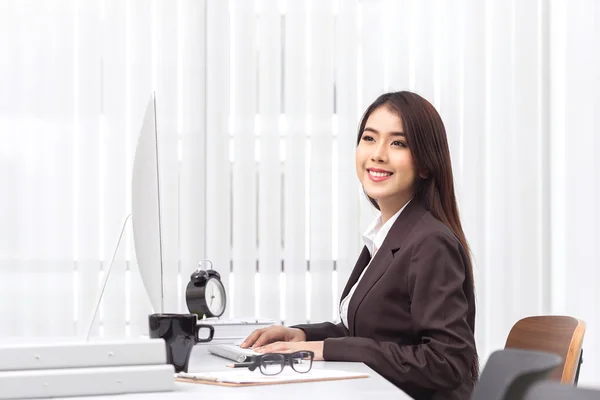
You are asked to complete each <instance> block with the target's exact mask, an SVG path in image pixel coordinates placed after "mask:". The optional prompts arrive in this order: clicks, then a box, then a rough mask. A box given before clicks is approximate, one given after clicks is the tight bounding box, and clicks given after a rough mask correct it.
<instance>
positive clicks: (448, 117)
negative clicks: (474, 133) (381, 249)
mask: <svg viewBox="0 0 600 400" xmlns="http://www.w3.org/2000/svg"><path fill="white" fill-rule="evenodd" d="M436 9H437V10H438V11H437V16H438V19H437V23H438V24H439V25H440V27H439V29H438V31H437V34H438V46H437V54H438V60H439V62H438V70H439V93H440V104H439V108H438V111H439V113H440V115H441V117H442V120H443V121H444V126H445V128H446V136H447V138H448V147H449V148H450V159H451V162H452V173H453V175H454V186H455V190H456V191H457V192H458V191H459V190H460V187H459V184H460V181H459V178H460V155H461V153H462V151H463V149H462V146H461V119H460V102H458V101H457V98H458V95H459V93H460V89H461V84H460V79H459V77H460V67H461V52H460V51H459V49H458V48H457V47H459V43H460V32H461V29H462V28H461V27H460V25H459V23H458V21H459V18H460V12H461V8H460V7H457V6H456V5H455V4H451V3H449V2H447V1H444V0H439V1H438V3H437V4H436Z"/></svg>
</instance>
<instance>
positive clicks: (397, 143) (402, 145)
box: [392, 140, 408, 147]
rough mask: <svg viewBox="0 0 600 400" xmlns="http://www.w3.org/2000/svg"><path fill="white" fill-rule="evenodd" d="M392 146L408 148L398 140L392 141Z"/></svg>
mask: <svg viewBox="0 0 600 400" xmlns="http://www.w3.org/2000/svg"><path fill="white" fill-rule="evenodd" d="M392 146H399V147H408V146H407V145H406V143H404V142H402V141H400V140H394V141H393V142H392Z"/></svg>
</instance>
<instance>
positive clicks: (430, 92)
mask: <svg viewBox="0 0 600 400" xmlns="http://www.w3.org/2000/svg"><path fill="white" fill-rule="evenodd" d="M455 6H456V5H455ZM434 10H435V4H434V0H420V1H418V2H412V12H413V14H412V15H413V18H412V24H411V25H410V26H411V31H412V32H411V35H410V37H411V39H412V40H411V41H412V46H413V51H412V52H411V54H412V56H413V57H414V59H413V60H412V62H413V63H414V66H415V70H414V73H415V82H414V88H413V90H415V91H416V92H417V93H418V94H420V95H421V96H423V97H425V98H426V99H428V100H429V101H430V102H431V103H433V102H434V83H435V79H434V75H433V71H434V60H435V57H434V42H433V40H434V32H435V31H436V29H439V26H436V25H435V24H434ZM479 17H481V16H478V18H479Z"/></svg>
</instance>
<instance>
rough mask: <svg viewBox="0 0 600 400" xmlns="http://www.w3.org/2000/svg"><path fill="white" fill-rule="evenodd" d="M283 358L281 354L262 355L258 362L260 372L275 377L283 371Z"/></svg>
mask: <svg viewBox="0 0 600 400" xmlns="http://www.w3.org/2000/svg"><path fill="white" fill-rule="evenodd" d="M284 362H285V358H284V356H283V355H282V354H264V355H263V356H262V358H261V360H260V372H262V373H263V374H265V375H277V374H278V373H280V372H281V371H282V370H283V364H284Z"/></svg>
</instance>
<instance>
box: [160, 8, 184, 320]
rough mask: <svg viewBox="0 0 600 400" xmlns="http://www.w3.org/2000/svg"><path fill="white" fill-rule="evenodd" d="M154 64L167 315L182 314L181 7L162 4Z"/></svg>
mask: <svg viewBox="0 0 600 400" xmlns="http://www.w3.org/2000/svg"><path fill="white" fill-rule="evenodd" d="M153 18H154V24H155V25H154V26H155V29H156V31H155V34H154V40H155V41H156V42H155V43H154V47H153V51H156V53H155V54H153V62H154V63H156V64H155V68H156V114H157V115H156V118H157V124H158V148H159V154H158V157H159V170H160V196H161V197H160V201H161V227H162V243H163V248H162V251H163V278H164V282H163V284H164V307H165V312H178V311H179V310H178V305H179V295H180V294H181V293H182V290H181V289H180V286H179V284H178V276H179V215H178V214H179V211H178V209H179V204H178V198H179V177H178V174H179V161H178V149H179V143H178V135H179V132H178V126H177V117H178V114H177V113H178V110H177V106H178V102H177V100H178V90H179V86H178V85H177V76H178V70H177V60H178V46H176V45H174V44H175V43H177V37H178V36H177V30H178V23H177V7H176V6H175V5H174V4H170V3H168V2H160V3H158V4H157V6H156V9H155V15H153Z"/></svg>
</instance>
